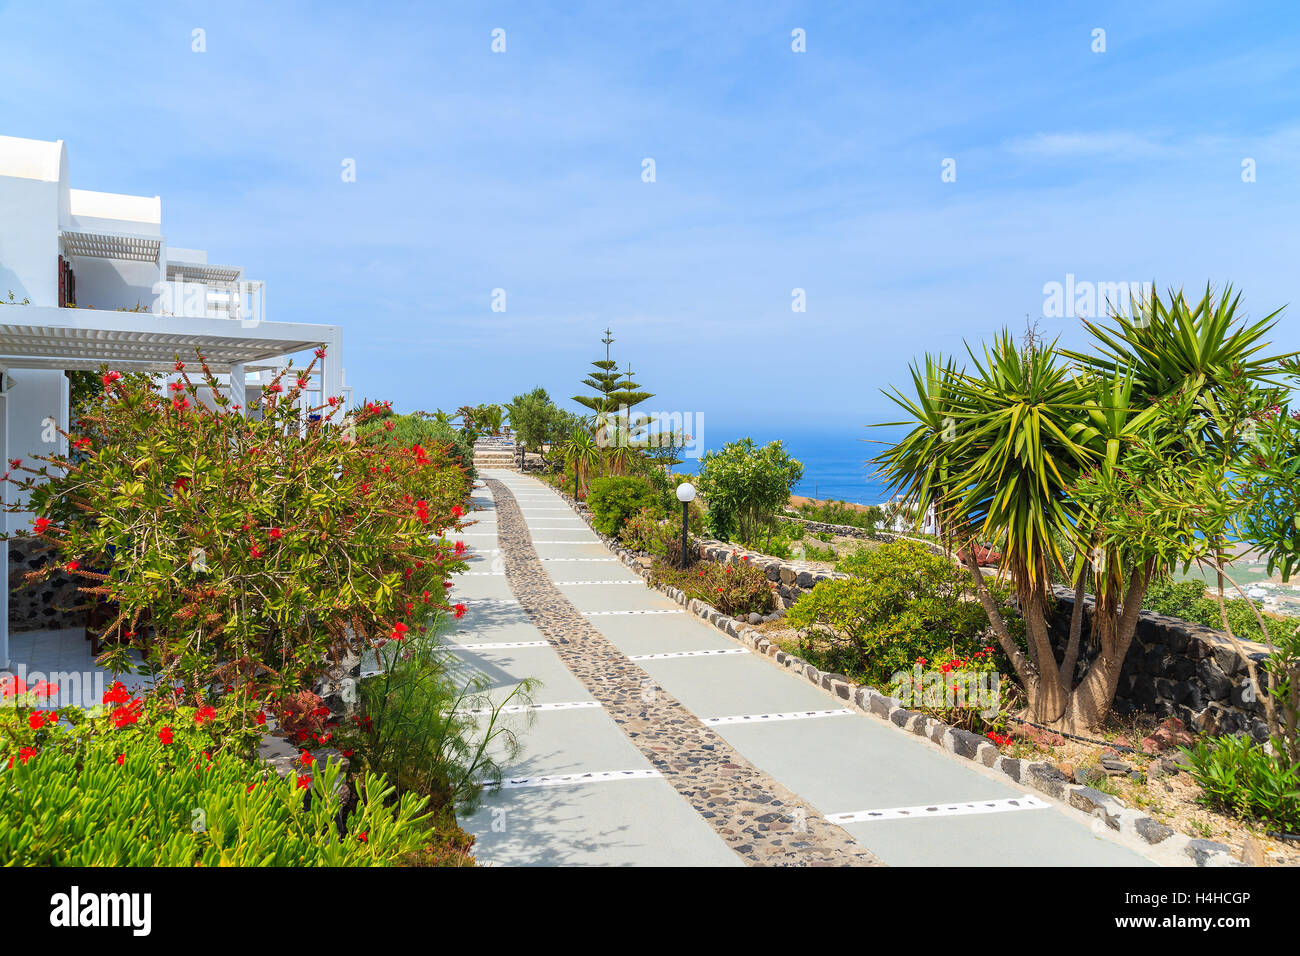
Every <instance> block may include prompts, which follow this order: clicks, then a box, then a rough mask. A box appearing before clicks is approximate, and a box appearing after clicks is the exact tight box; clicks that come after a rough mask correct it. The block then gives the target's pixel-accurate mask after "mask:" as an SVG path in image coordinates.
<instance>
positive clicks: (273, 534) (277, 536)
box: [267, 528, 284, 541]
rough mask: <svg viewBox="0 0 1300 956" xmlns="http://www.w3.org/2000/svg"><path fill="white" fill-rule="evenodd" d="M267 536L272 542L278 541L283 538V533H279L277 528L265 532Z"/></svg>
mask: <svg viewBox="0 0 1300 956" xmlns="http://www.w3.org/2000/svg"><path fill="white" fill-rule="evenodd" d="M267 534H269V535H270V536H271V540H272V541H279V540H280V539H281V538H282V537H284V532H283V531H281V530H280V529H279V528H272V529H271V530H270V531H268V532H267Z"/></svg>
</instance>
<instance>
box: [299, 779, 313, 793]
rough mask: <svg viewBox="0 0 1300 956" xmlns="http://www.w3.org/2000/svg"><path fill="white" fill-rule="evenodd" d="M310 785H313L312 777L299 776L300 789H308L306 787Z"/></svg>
mask: <svg viewBox="0 0 1300 956" xmlns="http://www.w3.org/2000/svg"><path fill="white" fill-rule="evenodd" d="M310 786H311V777H299V778H298V789H299V790H306V789H307V788H308V787H310Z"/></svg>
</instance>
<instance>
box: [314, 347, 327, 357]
mask: <svg viewBox="0 0 1300 956" xmlns="http://www.w3.org/2000/svg"><path fill="white" fill-rule="evenodd" d="M316 357H317V358H324V357H325V350H324V349H323V348H320V349H317V350H316Z"/></svg>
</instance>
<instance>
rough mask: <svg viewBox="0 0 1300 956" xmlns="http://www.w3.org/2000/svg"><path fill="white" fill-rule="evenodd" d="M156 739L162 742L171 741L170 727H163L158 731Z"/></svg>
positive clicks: (167, 742) (168, 742)
mask: <svg viewBox="0 0 1300 956" xmlns="http://www.w3.org/2000/svg"><path fill="white" fill-rule="evenodd" d="M158 739H159V740H161V741H162V742H163V743H164V744H170V743H171V742H172V729H171V728H170V727H164V728H163V729H162V730H160V731H158Z"/></svg>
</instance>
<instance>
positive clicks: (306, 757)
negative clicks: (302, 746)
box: [298, 750, 316, 767]
mask: <svg viewBox="0 0 1300 956" xmlns="http://www.w3.org/2000/svg"><path fill="white" fill-rule="evenodd" d="M298 762H299V763H300V764H302V765H303V766H304V767H310V766H311V765H312V764H314V763H315V762H316V758H315V757H313V756H312V755H311V754H309V753H308V752H307V751H305V750H304V751H303V752H302V755H301V756H300V757H299V758H298Z"/></svg>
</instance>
